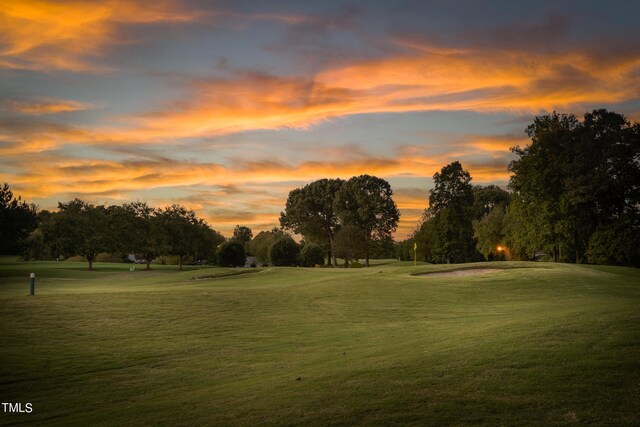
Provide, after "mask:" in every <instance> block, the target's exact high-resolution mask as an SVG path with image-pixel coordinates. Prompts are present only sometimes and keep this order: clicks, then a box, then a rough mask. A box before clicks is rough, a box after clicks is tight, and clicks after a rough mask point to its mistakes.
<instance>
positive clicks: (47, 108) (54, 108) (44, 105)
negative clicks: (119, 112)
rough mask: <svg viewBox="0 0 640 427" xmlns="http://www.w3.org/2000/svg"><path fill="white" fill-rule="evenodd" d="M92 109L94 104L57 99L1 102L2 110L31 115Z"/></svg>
mask: <svg viewBox="0 0 640 427" xmlns="http://www.w3.org/2000/svg"><path fill="white" fill-rule="evenodd" d="M92 108H94V106H93V105H92V104H88V103H85V102H79V101H74V100H68V99H57V98H45V97H42V98H36V99H31V100H18V99H5V100H0V110H5V111H10V112H14V113H20V114H30V115H42V114H57V113H68V112H72V111H81V110H88V109H92Z"/></svg>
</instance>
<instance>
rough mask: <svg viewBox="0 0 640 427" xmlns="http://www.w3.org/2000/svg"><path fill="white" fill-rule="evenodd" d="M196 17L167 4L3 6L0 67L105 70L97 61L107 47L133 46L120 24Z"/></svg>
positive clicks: (111, 1) (25, 2) (35, 2)
mask: <svg viewBox="0 0 640 427" xmlns="http://www.w3.org/2000/svg"><path fill="white" fill-rule="evenodd" d="M198 16H199V15H198V14H197V13H194V12H189V11H186V10H183V9H182V8H180V7H179V6H178V5H177V4H176V2H174V1H167V0H160V1H153V2H152V1H121V0H106V1H100V2H83V1H68V2H56V1H49V0H22V1H12V2H4V4H3V5H2V7H0V34H2V39H1V41H2V43H1V44H0V67H2V68H10V69H21V70H36V71H44V72H51V71H57V70H60V71H74V72H105V71H109V70H110V68H109V67H107V66H105V65H101V64H99V63H98V62H97V61H96V58H98V57H99V56H100V55H101V54H103V53H104V51H105V50H106V49H107V48H108V47H110V46H113V45H118V44H127V43H132V42H133V41H132V40H127V39H125V38H122V36H121V33H120V32H119V29H120V27H121V26H122V25H127V24H157V23H168V22H190V21H193V20H195V19H196V18H197V17H198Z"/></svg>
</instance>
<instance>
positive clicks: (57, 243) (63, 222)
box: [43, 199, 111, 270]
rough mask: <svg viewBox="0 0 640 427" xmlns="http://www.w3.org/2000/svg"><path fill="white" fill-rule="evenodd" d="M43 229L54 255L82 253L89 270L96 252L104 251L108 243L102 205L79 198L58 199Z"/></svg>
mask: <svg viewBox="0 0 640 427" xmlns="http://www.w3.org/2000/svg"><path fill="white" fill-rule="evenodd" d="M43 232H44V237H45V241H46V242H47V243H48V244H49V245H50V247H51V248H52V251H53V253H54V254H55V255H64V256H72V255H78V254H80V255H83V256H84V257H85V259H86V260H87V262H88V263H89V270H93V262H94V261H95V257H96V255H98V254H99V253H100V252H107V251H108V250H109V249H110V245H111V238H110V236H109V230H108V227H107V210H106V208H105V207H104V206H94V205H92V204H89V203H87V202H85V201H83V200H80V199H74V200H72V201H70V202H67V203H58V212H57V213H54V214H53V215H52V216H51V218H50V220H49V221H48V223H47V224H46V226H45V227H44V228H43Z"/></svg>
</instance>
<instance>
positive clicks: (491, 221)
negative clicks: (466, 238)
mask: <svg viewBox="0 0 640 427" xmlns="http://www.w3.org/2000/svg"><path fill="white" fill-rule="evenodd" d="M505 216H506V210H505V208H504V207H503V206H500V205H498V206H494V208H493V209H492V210H491V211H490V212H489V213H488V214H487V215H485V216H483V217H482V218H481V219H477V220H474V221H473V230H474V237H475V238H476V240H477V244H476V247H477V249H478V252H480V253H481V254H482V255H484V257H485V258H486V259H488V260H489V261H492V260H495V259H503V257H504V251H505V249H504V247H505V246H506V245H505V243H506V233H505V229H506V227H505ZM498 247H500V248H501V249H500V250H499V249H498Z"/></svg>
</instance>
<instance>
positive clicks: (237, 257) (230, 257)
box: [218, 240, 247, 267]
mask: <svg viewBox="0 0 640 427" xmlns="http://www.w3.org/2000/svg"><path fill="white" fill-rule="evenodd" d="M246 259H247V254H246V253H245V251H244V245H243V244H242V243H241V242H239V241H236V240H231V241H229V242H225V243H223V244H222V245H220V248H219V250H218V264H219V265H220V266H221V267H241V266H243V265H244V264H245V262H246Z"/></svg>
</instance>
